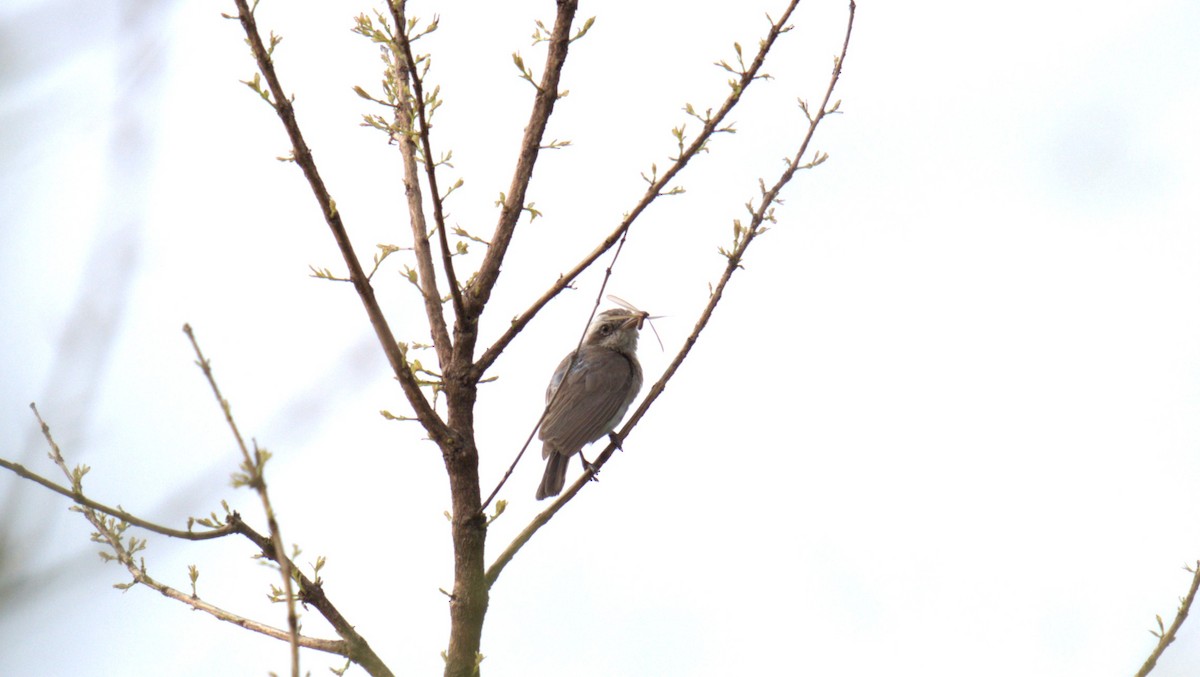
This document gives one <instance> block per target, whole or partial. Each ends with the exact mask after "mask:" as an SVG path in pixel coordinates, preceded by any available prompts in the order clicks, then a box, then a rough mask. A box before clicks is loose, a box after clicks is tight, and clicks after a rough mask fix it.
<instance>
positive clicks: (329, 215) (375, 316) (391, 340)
mask: <svg viewBox="0 0 1200 677" xmlns="http://www.w3.org/2000/svg"><path fill="white" fill-rule="evenodd" d="M234 2H235V3H236V4H237V8H238V21H240V22H241V24H242V29H243V30H244V31H245V33H246V41H247V42H248V43H249V44H250V51H251V53H252V54H253V55H254V61H255V63H256V64H257V65H258V70H259V72H260V73H261V74H262V76H263V79H265V80H266V82H267V88H268V93H269V94H270V103H271V105H272V107H273V108H274V109H275V112H276V114H277V115H278V116H279V120H280V122H282V123H283V127H284V129H285V130H286V131H287V135H288V138H289V139H290V140H291V142H292V159H293V160H295V162H296V164H297V165H299V166H300V169H301V171H303V172H304V178H305V179H307V180H308V185H309V187H310V188H311V189H312V193H313V196H314V197H315V198H316V199H317V203H318V204H319V205H320V207H321V213H322V214H323V215H324V217H325V223H326V225H328V226H329V230H330V232H331V233H332V234H333V239H334V241H335V242H336V243H337V246H338V250H339V251H341V253H342V259H343V260H344V261H345V262H346V268H347V269H348V270H349V271H350V281H351V282H352V283H353V284H354V289H355V291H357V292H358V297H359V299H360V300H361V301H362V304H363V307H364V308H365V309H366V311H367V317H368V319H369V320H370V322H371V327H372V328H373V329H374V330H375V336H376V337H377V338H378V339H379V344H380V347H381V348H383V353H384V354H385V355H386V356H387V359H388V363H389V364H390V365H391V367H392V372H393V373H394V374H395V376H396V379H397V380H398V381H399V382H400V387H401V388H402V389H403V390H404V395H405V397H406V398H407V399H408V403H409V405H410V406H412V408H413V411H414V412H416V416H417V419H418V420H419V421H420V422H421V425H422V426H424V428H425V430H426V431H428V432H429V434H430V437H431V438H433V439H443V438H444V437H446V436H448V435H449V430H448V429H447V427H446V424H445V423H444V422H443V421H442V420H441V418H440V417H439V416H438V415H437V413H436V412H435V411H434V410H433V407H432V406H431V405H430V404H429V401H428V400H427V399H425V394H424V393H422V392H421V386H420V384H419V383H418V382H417V378H416V376H414V375H413V373H412V369H411V368H410V367H409V365H408V361H407V359H406V358H405V355H404V353H403V351H401V349H400V346H399V344H398V343H397V342H396V337H395V336H394V335H393V334H392V329H391V326H390V325H388V322H387V318H385V317H384V314H383V310H382V309H381V308H380V307H379V302H378V301H377V300H376V299H375V290H374V288H372V287H371V281H370V280H369V279H367V275H366V273H365V272H363V268H362V264H360V263H359V261H358V255H357V254H355V252H354V247H353V245H351V243H350V236H349V234H347V232H346V227H345V225H344V224H343V223H342V216H341V213H339V212H338V210H337V205H336V204H335V203H334V201H333V198H332V197H331V196H330V194H329V191H328V189H327V188H326V187H325V181H324V180H323V179H322V178H321V175H320V173H319V172H318V171H317V165H316V161H315V160H314V159H313V155H312V151H311V150H309V148H308V144H307V143H306V142H305V141H304V135H303V134H301V132H300V126H299V124H298V123H297V122H296V113H295V109H294V108H293V107H292V102H291V99H290V98H289V97H288V96H287V95H286V94H285V93H284V90H283V85H282V84H280V81H279V76H278V75H277V74H276V72H275V65H274V63H273V62H272V61H271V55H270V52H269V51H268V50H267V47H266V46H265V44H264V43H263V40H262V36H261V35H260V34H259V31H258V24H257V23H256V22H255V20H254V14H253V13H252V12H251V11H250V7H249V6H248V5H247V4H246V0H234Z"/></svg>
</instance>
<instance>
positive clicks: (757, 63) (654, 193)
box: [472, 0, 800, 378]
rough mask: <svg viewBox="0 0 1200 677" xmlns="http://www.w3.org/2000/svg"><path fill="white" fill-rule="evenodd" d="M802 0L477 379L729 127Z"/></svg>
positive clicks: (502, 342)
mask: <svg viewBox="0 0 1200 677" xmlns="http://www.w3.org/2000/svg"><path fill="white" fill-rule="evenodd" d="M799 2H800V0H792V1H791V2H790V3H788V6H787V9H785V10H784V12H783V15H782V16H781V17H780V18H779V20H778V21H776V22H775V23H773V24H771V28H770V29H769V30H768V32H767V37H765V38H764V39H763V40H761V41H760V43H759V50H758V54H757V55H756V56H755V57H754V60H753V61H752V62H751V63H750V66H749V68H747V69H746V70H745V72H744V73H742V76H741V78H740V80H736V81H731V83H732V84H733V85H734V86H732V87H731V88H730V90H731V91H730V93H729V96H728V97H727V98H726V99H725V102H724V103H723V104H722V105H721V107H720V108H719V109H718V110H717V112H716V113H713V114H712V115H709V116H707V119H706V122H705V123H704V126H703V128H702V129H701V131H700V133H699V134H698V135H697V136H696V138H695V139H694V140H693V141H692V143H691V144H690V145H687V146H686V147H684V144H683V141H682V132H681V133H680V153H679V155H678V157H676V158H675V160H674V162H673V163H672V164H671V166H670V167H669V168H668V169H667V171H666V172H665V173H663V174H662V175H661V176H658V175H657V173H656V174H655V179H654V180H651V181H649V183H650V185H649V187H648V188H647V189H646V192H645V193H644V194H643V195H642V198H641V200H639V201H638V203H637V204H636V205H634V207H633V209H631V210H630V211H629V213H628V214H626V216H625V218H624V219H623V220H622V221H621V223H620V224H619V225H618V226H617V228H616V229H615V230H614V231H613V232H612V233H609V235H608V236H607V237H605V238H604V240H603V241H602V242H601V243H600V244H599V245H598V246H597V247H596V248H595V249H594V250H592V252H591V253H590V254H588V255H587V256H586V257H584V258H583V260H582V261H580V262H579V263H578V264H576V265H575V267H574V268H572V269H571V270H569V271H567V272H566V273H564V274H563V275H561V276H559V278H558V280H557V281H555V282H554V284H552V285H551V286H550V288H549V289H548V290H546V292H545V293H544V294H542V296H541V297H540V298H538V300H537V301H534V303H533V305H532V306H530V307H529V308H528V309H527V310H526V311H525V312H523V313H521V314H520V315H519V316H517V317H516V318H515V319H514V320H513V321H512V324H511V325H509V328H508V329H507V330H506V331H505V332H504V334H502V335H501V336H500V338H499V339H497V340H496V342H495V343H493V344H492V345H491V346H490V347H489V348H488V349H487V350H486V351H484V353H483V354H482V355H480V356H479V359H478V360H477V361H476V362H475V365H474V367H473V374H472V375H473V376H474V377H475V378H479V377H481V376H482V375H483V374H484V372H486V371H487V370H488V368H489V367H491V366H492V363H493V362H495V361H496V359H497V358H499V357H500V353H502V352H504V349H505V348H506V347H507V346H508V344H509V343H511V342H512V340H513V339H514V338H516V336H517V334H519V333H521V331H522V330H524V329H525V326H526V325H527V324H529V322H530V321H531V320H533V318H534V316H536V315H537V314H538V313H539V312H541V310H542V308H543V307H545V305H546V304H547V303H549V302H550V301H551V300H552V299H553V298H554V297H556V296H558V294H559V293H560V292H562V290H564V289H566V288H567V287H568V286H569V285H570V284H571V283H572V282H574V281H575V278H577V277H579V275H580V274H581V273H583V271H585V270H587V269H588V268H590V267H591V266H592V264H593V263H595V262H596V260H597V259H599V258H600V257H601V256H602V255H603V254H604V252H606V251H608V250H609V249H611V248H612V247H613V246H614V245H615V244H616V243H617V242H618V241H619V240H620V239H621V236H622V235H623V234H624V233H625V232H626V231H628V230H629V228H630V227H631V226H633V223H634V221H636V220H637V218H638V217H639V216H641V214H642V212H644V211H645V210H646V208H647V207H649V206H650V204H651V203H653V202H654V201H655V200H656V199H658V198H659V197H660V196H661V195H666V194H670V193H671V191H670V190H668V189H667V186H668V185H669V184H670V183H671V181H672V180H674V178H675V177H676V176H677V175H678V174H679V172H681V171H683V168H684V167H686V166H687V164H688V162H690V161H691V160H692V159H693V158H694V157H695V156H696V155H698V154H699V153H700V152H701V151H702V150H704V148H705V147H706V146H707V144H708V141H709V140H710V139H711V138H712V136H713V134H716V133H718V132H721V131H724V130H725V129H726V128H725V127H722V126H721V123H722V122H723V121H724V120H725V118H726V116H728V115H729V113H730V112H731V111H732V110H733V109H734V107H735V106H737V104H738V103H739V102H740V101H741V98H742V94H744V93H745V91H746V88H748V87H749V86H750V85H751V84H753V83H754V81H755V80H758V79H761V78H762V76H761V75H760V74H759V71H760V70H761V69H762V65H763V62H764V61H766V58H767V54H768V53H769V52H770V50H771V47H772V46H773V45H774V44H775V40H776V39H777V38H778V37H779V36H780V35H781V34H782V33H784V32H786V30H787V22H788V19H789V18H790V17H791V15H792V12H793V11H795V9H796V6H797V5H798V4H799ZM555 29H556V34H557V30H558V27H557V26H556V27H555ZM564 49H565V47H564ZM510 201H511V197H510ZM489 253H491V252H489Z"/></svg>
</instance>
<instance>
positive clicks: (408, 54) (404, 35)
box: [388, 0, 464, 367]
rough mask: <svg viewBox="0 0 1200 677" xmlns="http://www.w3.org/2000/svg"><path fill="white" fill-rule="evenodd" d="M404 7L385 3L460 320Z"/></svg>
mask: <svg viewBox="0 0 1200 677" xmlns="http://www.w3.org/2000/svg"><path fill="white" fill-rule="evenodd" d="M405 4H406V0H391V1H390V2H388V8H389V9H391V11H392V20H393V21H395V23H396V42H397V43H399V45H398V46H399V48H400V52H401V54H402V55H403V57H404V66H405V67H404V74H405V77H406V79H407V80H408V82H409V83H410V86H411V87H412V93H413V98H412V101H413V102H414V104H415V105H416V109H417V122H418V123H420V129H419V130H417V136H418V137H419V138H420V139H421V151H422V152H423V153H424V154H425V176H426V180H427V181H428V182H429V199H430V200H432V201H433V223H434V228H435V229H436V230H437V234H438V245H439V246H440V247H441V249H442V269H443V270H444V271H445V273H446V280H447V283H448V284H449V285H450V298H451V299H452V300H453V302H454V316H455V317H462V316H463V314H464V308H463V298H462V290H461V289H459V286H458V279H457V277H455V274H454V263H453V262H452V261H451V260H450V243H449V242H448V240H447V238H446V217H445V214H444V213H443V211H442V194H441V193H440V192H438V183H437V167H436V166H435V165H434V162H433V148H432V145H431V143H430V140H429V138H430V131H429V121H428V120H427V119H426V116H425V92H424V89H423V86H422V84H421V75H420V74H419V73H418V72H417V63H416V61H415V60H414V59H413V52H412V43H411V41H410V40H409V38H408V31H407V30H406V26H407V21H406V20H405V18H404V6H405ZM439 301H440V299H439ZM439 308H440V306H439ZM442 324H443V331H444V325H445V320H443V321H442ZM444 366H445V365H443V367H444Z"/></svg>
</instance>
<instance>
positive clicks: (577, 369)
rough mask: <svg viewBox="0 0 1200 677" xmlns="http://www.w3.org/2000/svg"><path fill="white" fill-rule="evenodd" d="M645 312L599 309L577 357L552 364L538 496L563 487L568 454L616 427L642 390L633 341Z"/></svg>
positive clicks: (547, 395)
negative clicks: (552, 374)
mask: <svg viewBox="0 0 1200 677" xmlns="http://www.w3.org/2000/svg"><path fill="white" fill-rule="evenodd" d="M646 316H647V314H646V313H643V312H639V311H629V310H618V309H616V308H613V309H609V310H605V311H603V312H601V313H600V314H599V315H597V316H596V319H595V320H593V321H592V324H591V326H589V327H588V330H587V334H586V336H585V337H584V339H583V345H582V346H581V347H580V348H579V351H578V352H579V355H578V357H576V356H575V352H574V351H572V352H571V354H569V355H567V356H566V357H564V358H563V361H562V362H560V363H559V364H558V368H557V369H555V371H554V376H553V377H551V379H550V385H549V386H547V387H546V403H547V404H548V405H549V406H550V410H549V411H548V412H546V418H545V420H544V421H542V428H541V430H540V431H539V432H538V439H540V440H542V458H544V459H547V463H546V472H545V474H543V475H542V484H541V486H539V487H538V490H537V498H538V500H539V501H540V500H542V499H543V498H546V497H547V496H557V495H558V494H559V492H561V491H562V488H563V484H564V483H565V482H566V479H567V466H568V465H569V464H570V460H571V457H572V456H574V455H575V454H577V453H580V450H581V449H583V446H584V445H585V444H590V443H592V442H595V441H596V440H598V439H600V438H601V437H604V436H605V435H607V434H609V433H611V432H612V431H613V430H615V429H616V427H617V424H618V423H620V422H621V419H622V418H624V417H625V412H626V411H628V410H629V405H630V404H632V403H633V400H634V398H635V397H637V394H638V391H639V390H641V389H642V366H641V365H640V364H638V361H637V342H638V330H639V329H641V326H642V321H643V320H645V319H646ZM572 360H574V364H572ZM568 366H569V367H570V371H569V372H568V371H567V368H568ZM555 393H557V394H558V396H557V397H555ZM580 456H581V458H582V454H581V455H580ZM584 463H585V464H586V463H587V462H586V461H584Z"/></svg>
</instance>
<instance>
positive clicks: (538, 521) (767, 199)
mask: <svg viewBox="0 0 1200 677" xmlns="http://www.w3.org/2000/svg"><path fill="white" fill-rule="evenodd" d="M855 9H856V7H855V4H854V2H853V0H851V2H850V13H849V18H848V20H847V24H846V35H845V39H844V40H843V42H842V51H841V54H840V55H839V56H838V57H836V58H835V59H834V67H833V75H832V76H831V77H830V80H829V86H828V87H827V88H826V90H825V96H824V97H823V99H822V101H821V108H820V112H818V113H817V114H816V115H811V114H810V115H809V125H808V131H807V132H806V133H805V135H804V138H803V140H802V141H801V143H800V146H799V148H798V150H797V151H796V153H795V155H794V156H793V157H792V158H791V160H789V161H788V166H787V168H786V169H785V170H784V171H783V172H782V173H781V174H780V176H779V180H778V181H776V182H775V184H774V185H773V186H772V187H771V188H770V189H765V188H764V190H763V194H762V197H761V199H760V201H759V204H758V206H757V208H756V209H754V210H753V214H752V217H751V221H750V225H749V226H748V227H747V228H746V229H745V230H744V231H742V233H743V234H742V236H741V239H740V241H739V242H738V245H737V246H736V247H734V248H733V250H732V251H731V252H729V253H727V254H726V257H727V259H728V260H727V263H726V266H725V271H724V273H723V274H722V275H721V279H720V281H719V282H718V283H717V285H716V286H715V287H714V288H713V291H712V293H711V294H710V296H709V301H708V305H706V306H705V308H704V310H703V312H701V314H700V317H699V319H698V320H697V321H696V325H695V327H694V328H693V329H692V333H691V334H690V335H689V336H688V337H687V339H686V340H685V341H684V343H683V347H682V348H681V349H680V350H679V353H678V354H676V355H675V359H673V360H672V361H671V364H670V365H669V366H668V367H667V369H666V371H664V372H663V375H662V376H661V377H660V378H659V379H658V381H656V382H655V383H654V385H653V386H652V387H651V388H650V392H649V393H648V394H647V395H646V398H645V399H644V400H642V403H641V404H640V405H639V406H638V408H637V409H636V410H635V411H634V412H633V414H631V415H630V416H629V419H628V420H627V421H626V422H625V425H624V426H623V427H622V428H621V430H620V431H619V432H617V433H614V439H613V441H611V442H610V443H609V444H608V446H606V447H605V448H604V451H603V452H601V453H600V455H599V457H597V458H596V459H595V460H594V461H592V464H591V467H590V468H589V469H588V470H587V471H585V472H584V473H583V474H582V475H580V477H579V478H578V479H577V480H575V482H574V483H573V484H571V486H570V487H568V488H567V489H566V490H565V491H563V493H562V494H561V495H560V496H559V497H558V498H557V499H556V500H555V501H554V502H553V503H552V504H550V506H549V507H547V508H546V509H545V510H543V511H542V512H541V513H539V514H538V515H537V516H535V517H534V518H533V520H532V521H530V523H529V524H528V525H527V526H526V527H525V528H524V529H523V530H522V531H521V533H519V534H517V536H516V538H514V539H513V540H512V542H511V543H509V545H508V546H507V547H506V548H505V549H504V550H503V551H502V552H501V553H500V555H499V556H497V557H496V560H495V562H493V563H492V565H491V566H490V567H488V570H487V574H486V576H487V582H488V585H489V586H491V585H493V584H494V583H495V582H496V580H497V579H498V578H499V577H500V574H501V573H502V572H503V571H504V567H505V566H507V565H508V563H509V562H510V561H512V558H513V557H514V556H515V555H516V554H517V552H518V551H519V550H520V549H521V547H522V546H524V545H525V543H527V542H528V541H529V539H531V538H532V537H533V535H534V534H535V533H537V531H538V530H539V529H541V528H542V527H543V526H544V525H545V524H546V523H547V522H549V521H550V518H552V517H554V515H555V513H557V512H558V511H559V510H561V509H562V507H563V506H564V505H566V504H567V502H569V501H570V500H571V499H572V498H574V497H575V495H576V494H578V493H579V491H580V490H581V489H582V488H583V486H584V485H586V484H587V483H588V482H589V481H590V480H591V479H592V478H593V477H594V476H595V475H596V473H597V472H599V470H600V468H601V467H603V466H604V464H605V463H607V462H608V459H609V458H611V457H612V455H613V452H614V451H616V449H617V448H618V445H619V444H620V443H621V442H623V441H624V440H625V438H626V437H627V436H628V435H629V433H630V432H631V431H632V430H633V428H634V427H636V426H637V424H638V422H639V421H641V419H642V417H643V416H645V415H646V412H647V411H648V410H649V409H650V406H651V405H652V404H653V403H654V401H655V400H657V399H658V397H659V396H660V395H661V394H662V393H663V391H664V390H665V389H666V385H667V382H668V381H669V380H671V378H672V377H673V376H674V375H675V372H677V371H678V370H679V367H680V365H682V364H683V361H684V360H685V359H686V358H687V356H688V354H689V353H690V352H691V350H692V347H693V346H695V344H696V342H697V341H698V340H699V338H700V333H701V332H702V331H704V328H705V327H706V326H708V322H709V320H710V319H711V318H712V314H713V311H715V310H716V307H717V304H718V303H720V301H721V297H722V295H723V293H724V291H725V287H726V285H727V284H728V283H729V281H730V279H732V277H733V274H734V272H736V271H737V269H738V268H740V267H741V259H742V256H743V255H744V254H745V252H746V248H747V247H749V246H750V243H751V242H752V241H753V240H754V238H755V237H756V236H757V235H759V234H761V233H762V232H763V230H764V229H763V227H762V224H763V222H764V221H767V220H772V219H773V216H772V214H771V211H772V206H773V205H774V204H775V203H776V202H777V201H778V198H779V194H780V192H781V191H782V190H783V188H784V187H785V186H786V185H787V184H788V183H789V182H790V181H791V180H792V178H793V177H794V176H795V174H796V172H797V171H798V170H800V169H802V168H807V167H812V166H815V165H816V164H819V163H820V161H821V160H814V161H813V162H810V163H807V164H804V163H803V157H804V155H806V154H807V152H808V146H809V143H810V142H811V141H812V137H813V134H814V133H815V132H816V129H817V126H818V125H819V124H820V122H821V120H823V119H824V118H825V116H826V115H827V114H829V113H831V112H832V110H831V109H829V108H828V106H829V100H830V98H832V96H833V90H834V88H835V87H836V86H837V82H838V79H839V78H840V77H841V73H842V64H843V62H844V61H845V59H846V52H847V50H848V49H849V46H850V34H851V32H852V30H853V28H854V13H855ZM777 25H778V24H777ZM821 159H822V160H823V158H821Z"/></svg>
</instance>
